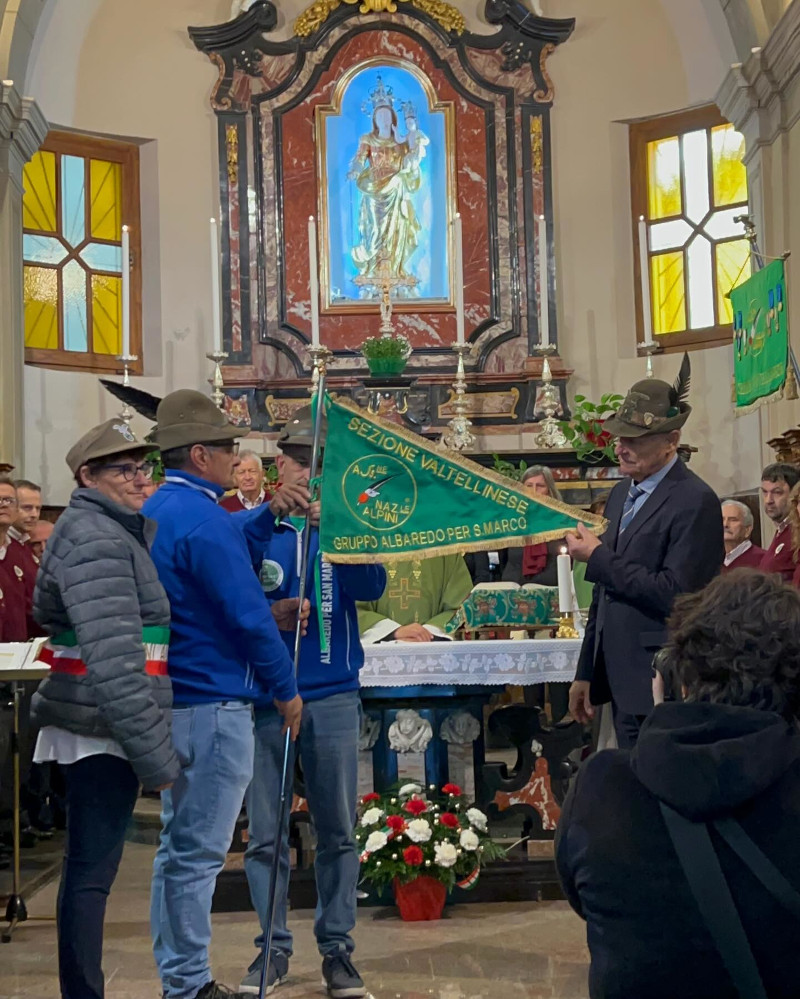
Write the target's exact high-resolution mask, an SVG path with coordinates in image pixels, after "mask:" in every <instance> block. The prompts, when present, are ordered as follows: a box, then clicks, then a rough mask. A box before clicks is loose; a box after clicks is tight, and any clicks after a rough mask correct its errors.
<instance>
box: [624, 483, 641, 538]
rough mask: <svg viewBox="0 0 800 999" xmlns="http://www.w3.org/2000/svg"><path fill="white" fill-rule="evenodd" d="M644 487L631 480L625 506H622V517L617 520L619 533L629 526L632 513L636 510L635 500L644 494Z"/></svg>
mask: <svg viewBox="0 0 800 999" xmlns="http://www.w3.org/2000/svg"><path fill="white" fill-rule="evenodd" d="M644 492H645V491H644V489H642V488H641V486H637V485H636V483H635V482H631V487H630V489H629V490H628V496H627V498H626V500H625V506H624V507H623V508H622V519H621V520H620V522H619V533H620V534H622V532H623V531H624V530H625V529H626V528H627V527H629V526H630V522H631V521H632V520H633V517H634V513H635V512H636V500H637V499H639V497H640V496H644Z"/></svg>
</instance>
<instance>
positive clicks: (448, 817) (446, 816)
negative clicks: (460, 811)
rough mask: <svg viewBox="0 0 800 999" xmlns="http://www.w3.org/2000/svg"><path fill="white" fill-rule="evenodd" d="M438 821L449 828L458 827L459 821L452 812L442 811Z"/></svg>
mask: <svg viewBox="0 0 800 999" xmlns="http://www.w3.org/2000/svg"><path fill="white" fill-rule="evenodd" d="M439 821H440V822H441V823H442V825H443V826H448V827H449V828H450V829H458V827H459V826H460V825H461V823H460V822H459V821H458V816H457V815H453V813H452V812H442V814H441V815H440V816H439Z"/></svg>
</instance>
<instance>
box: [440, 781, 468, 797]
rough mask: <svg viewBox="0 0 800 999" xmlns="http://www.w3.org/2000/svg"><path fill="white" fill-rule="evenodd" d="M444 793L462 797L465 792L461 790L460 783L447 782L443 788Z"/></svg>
mask: <svg viewBox="0 0 800 999" xmlns="http://www.w3.org/2000/svg"><path fill="white" fill-rule="evenodd" d="M442 793H443V794H452V795H453V796H454V797H456V798H460V797H461V795H462V794H463V793H464V792H463V791H462V790H461V788H460V787H459V786H458V784H445V786H444V787H443V788H442Z"/></svg>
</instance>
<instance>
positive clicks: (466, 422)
mask: <svg viewBox="0 0 800 999" xmlns="http://www.w3.org/2000/svg"><path fill="white" fill-rule="evenodd" d="M453 350H454V351H456V353H457V354H458V367H457V369H456V380H455V382H454V383H453V391H454V392H455V397H454V398H453V413H454V415H453V419H452V420H450V422H449V423H448V424H447V426H448V428H449V429H448V430H446V431H445V432H444V433H443V434H442V439H441V443H442V444H444V446H445V447H449V448H450V449H451V450H452V451H466V449H467V448H470V447H472V445H473V444H474V443H475V437H474V435H473V434H472V433H470V429H469V428H470V427H471V426H472V421H471V420H470V419H469V418H468V417H467V403H466V401H465V399H464V396H465V395H466V393H467V380H466V377H465V371H464V357H465V356H466V355H467V354H469V353H470V351H471V350H472V347H470V345H469V344H468V343H457V344H455V346H454V347H453Z"/></svg>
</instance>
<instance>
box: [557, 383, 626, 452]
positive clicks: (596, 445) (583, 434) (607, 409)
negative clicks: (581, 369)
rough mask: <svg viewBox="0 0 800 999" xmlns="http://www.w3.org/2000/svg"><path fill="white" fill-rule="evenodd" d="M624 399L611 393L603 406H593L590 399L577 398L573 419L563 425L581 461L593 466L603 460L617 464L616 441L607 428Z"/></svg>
mask: <svg viewBox="0 0 800 999" xmlns="http://www.w3.org/2000/svg"><path fill="white" fill-rule="evenodd" d="M622 402H623V398H622V396H621V395H614V393H613V392H607V393H606V394H605V395H604V396H603V397H602V398H601V399H600V402H597V403H595V402H590V401H589V400H588V399H587V398H586V396H583V395H576V396H575V405H574V407H573V410H572V419H571V420H570V421H569V422H567V421H565V420H561V421H559V426H560V427H561V429H562V430H563V431H564V435H565V437H566V438H567V440H568V441H569V443H570V444H571V445H572V447H573V448H574V449H575V454H576V455H577V456H578V459H579V460H580V461H585V462H587V463H593V462H597V461H601V460H602V459H603V458H610V459H611V461H614V462H616V460H617V458H616V455H615V454H614V438H613V437H612V435H611V434H610V433H609V432H608V431H607V430H605V429H604V428H603V424H604V423H605V421H606V420H607V419H608V417H609V416H611V414H612V413H616V411H617V410H618V409H619V407H620V406H621V405H622Z"/></svg>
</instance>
